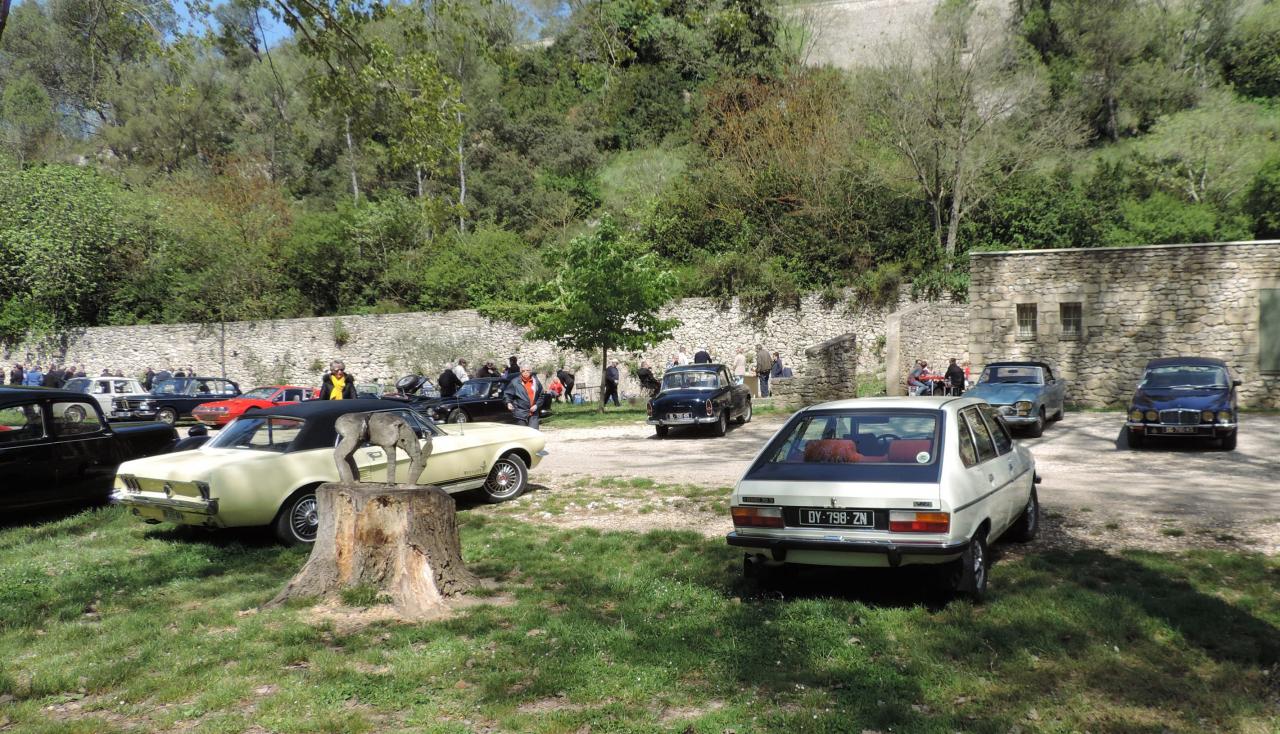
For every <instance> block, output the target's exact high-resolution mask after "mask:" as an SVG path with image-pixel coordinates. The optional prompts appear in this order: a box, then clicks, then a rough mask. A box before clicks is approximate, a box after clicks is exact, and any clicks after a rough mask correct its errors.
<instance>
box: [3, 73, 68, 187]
mask: <svg viewBox="0 0 1280 734" xmlns="http://www.w3.org/2000/svg"><path fill="white" fill-rule="evenodd" d="M56 122H57V119H56V118H55V117H54V113H53V103H52V101H51V100H50V99H49V95H48V93H47V92H45V90H44V87H42V86H40V84H39V83H38V82H37V81H36V80H35V79H34V78H33V77H31V76H30V75H27V76H23V77H19V78H18V79H16V80H14V81H11V82H10V83H9V84H8V85H6V86H5V87H4V94H3V96H0V134H2V135H3V140H4V143H5V146H6V147H7V148H8V149H9V150H10V151H12V153H13V155H14V156H15V157H16V158H17V160H18V165H19V166H21V165H23V164H24V163H26V161H27V160H29V159H30V158H32V157H33V156H34V155H35V154H36V153H37V152H38V151H39V150H40V148H41V147H42V146H43V145H44V143H45V142H46V141H47V139H48V137H49V135H50V134H51V133H52V132H53V126H54V125H55V124H56Z"/></svg>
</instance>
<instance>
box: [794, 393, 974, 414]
mask: <svg viewBox="0 0 1280 734" xmlns="http://www.w3.org/2000/svg"><path fill="white" fill-rule="evenodd" d="M985 402H986V401H985V400H982V399H980V398H966V397H964V396H956V395H943V396H938V397H932V396H925V397H905V396H904V397H879V398H852V399H849V400H833V401H831V402H829V403H820V404H818V405H811V406H809V407H807V408H805V409H804V411H802V412H807V411H811V410H875V409H885V408H893V409H904V408H906V409H916V410H941V409H943V408H944V407H954V408H960V407H964V406H966V405H977V404H979V403H985Z"/></svg>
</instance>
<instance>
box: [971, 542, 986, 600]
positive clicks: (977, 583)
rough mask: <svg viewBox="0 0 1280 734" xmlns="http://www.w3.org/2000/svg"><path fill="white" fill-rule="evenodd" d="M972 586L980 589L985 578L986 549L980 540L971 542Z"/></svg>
mask: <svg viewBox="0 0 1280 734" xmlns="http://www.w3.org/2000/svg"><path fill="white" fill-rule="evenodd" d="M972 547H973V588H974V589H975V590H976V589H981V588H982V587H983V585H984V584H985V583H986V580H987V550H986V548H984V547H983V544H982V542H981V541H980V540H977V539H975V540H974V542H973V546H972Z"/></svg>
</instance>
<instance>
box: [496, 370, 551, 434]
mask: <svg viewBox="0 0 1280 734" xmlns="http://www.w3.org/2000/svg"><path fill="white" fill-rule="evenodd" d="M502 396H503V397H504V398H506V400H507V410H509V411H511V417H512V418H514V419H515V421H516V425H521V426H528V427H530V428H537V427H538V407H539V406H540V405H542V383H540V382H538V378H537V376H536V375H534V374H533V370H531V369H529V368H528V367H521V368H520V376H519V377H515V378H513V379H512V380H511V381H510V382H508V383H507V388H506V389H505V390H503V391H502Z"/></svg>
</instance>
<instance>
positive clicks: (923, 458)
mask: <svg viewBox="0 0 1280 734" xmlns="http://www.w3.org/2000/svg"><path fill="white" fill-rule="evenodd" d="M916 463H917V464H928V463H929V452H928V451H921V452H920V453H918V454H916Z"/></svg>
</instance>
